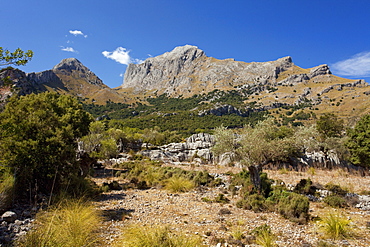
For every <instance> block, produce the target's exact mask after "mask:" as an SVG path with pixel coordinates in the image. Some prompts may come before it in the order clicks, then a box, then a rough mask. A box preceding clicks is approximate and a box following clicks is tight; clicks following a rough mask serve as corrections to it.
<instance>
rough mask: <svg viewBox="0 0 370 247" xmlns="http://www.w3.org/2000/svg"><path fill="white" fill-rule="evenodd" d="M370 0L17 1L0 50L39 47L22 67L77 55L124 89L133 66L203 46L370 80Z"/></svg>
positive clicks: (5, 12) (4, 20) (5, 7)
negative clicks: (129, 67)
mask: <svg viewBox="0 0 370 247" xmlns="http://www.w3.org/2000/svg"><path fill="white" fill-rule="evenodd" d="M369 13H370V1H368V0H356V1H350V0H346V1H344V0H324V1H323V0H320V1H316V0H307V1H297V0H258V1H256V0H229V1H226V0H212V1H211V0H197V1H195V0H187V1H178V0H156V1H149V0H104V1H103V0H100V1H98V0H85V1H83V0H73V1H72V0H64V1H60V0H58V1H54V0H47V1H45V0H34V1H30V0H12V1H3V2H2V4H1V8H0V20H1V22H0V23H1V35H0V46H2V47H3V48H6V49H9V50H15V49H16V48H18V47H20V48H21V49H23V50H28V49H31V50H33V51H34V54H35V55H34V58H33V60H32V61H31V62H30V63H29V64H27V65H26V66H21V67H20V69H22V70H24V71H26V72H39V71H43V70H48V69H51V68H52V67H53V66H54V65H56V64H57V63H59V62H60V60H62V59H63V58H68V57H75V58H77V59H79V60H80V61H81V62H82V63H83V64H84V65H86V66H87V67H88V68H90V69H91V70H92V71H93V72H94V73H95V74H97V75H98V76H99V77H100V78H101V79H102V80H103V82H104V83H105V84H107V85H108V86H110V87H117V86H119V85H121V84H122V80H123V77H122V75H123V74H124V72H125V69H126V67H127V64H128V63H129V62H133V63H139V62H140V61H143V60H145V59H146V58H148V57H150V56H157V55H160V54H163V53H164V52H167V51H170V50H172V49H173V48H175V47H176V46H181V45H185V44H190V45H196V46H198V47H199V48H200V49H202V50H203V51H205V53H206V54H207V55H208V56H211V57H215V58H218V59H225V58H235V59H236V60H237V61H245V62H252V61H255V62H263V61H271V60H276V59H278V58H280V57H284V56H291V57H292V58H293V62H294V63H295V64H296V65H298V66H300V67H303V68H310V67H314V66H317V65H320V64H329V66H330V67H331V70H332V72H333V73H334V74H336V75H339V76H343V77H346V78H359V79H361V78H364V79H366V81H368V82H369V81H370V41H369V40H370V16H369Z"/></svg>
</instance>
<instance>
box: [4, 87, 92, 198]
mask: <svg viewBox="0 0 370 247" xmlns="http://www.w3.org/2000/svg"><path fill="white" fill-rule="evenodd" d="M90 121H91V117H90V114H88V113H86V112H85V111H83V110H82V107H81V105H80V104H79V103H78V102H77V100H75V99H74V98H72V97H70V96H66V95H58V94H55V93H41V94H37V95H35V94H31V95H27V96H14V97H12V98H11V99H10V100H9V103H8V104H7V105H6V107H5V110H4V111H3V112H2V113H0V152H1V154H0V157H1V158H0V159H1V162H2V163H3V164H4V165H5V166H8V167H10V168H11V172H12V173H14V174H15V189H16V194H17V195H18V196H19V197H23V196H24V198H30V195H32V196H31V198H33V196H34V195H37V194H38V193H40V192H41V193H44V194H49V193H53V192H58V191H60V190H61V188H62V185H63V184H64V185H67V184H68V183H69V182H70V178H71V177H73V176H77V175H78V172H79V164H78V162H77V161H76V148H77V138H79V137H82V136H83V135H85V134H87V132H88V125H89V123H90ZM70 186H72V185H70Z"/></svg>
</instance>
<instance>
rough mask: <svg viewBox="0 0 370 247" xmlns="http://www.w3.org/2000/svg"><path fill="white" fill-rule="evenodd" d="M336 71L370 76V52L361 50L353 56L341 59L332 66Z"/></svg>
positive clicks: (351, 74)
mask: <svg viewBox="0 0 370 247" xmlns="http://www.w3.org/2000/svg"><path fill="white" fill-rule="evenodd" d="M330 67H331V69H332V70H333V72H334V73H336V74H339V75H343V76H353V77H358V76H361V77H369V76H370V52H361V53H358V54H356V55H354V56H353V57H351V58H349V59H346V60H343V61H339V62H336V63H334V64H333V65H331V66H330Z"/></svg>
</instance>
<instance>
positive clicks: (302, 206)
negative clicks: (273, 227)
mask: <svg viewBox="0 0 370 247" xmlns="http://www.w3.org/2000/svg"><path fill="white" fill-rule="evenodd" d="M309 207H310V203H309V201H308V198H307V197H306V196H304V195H300V194H296V193H288V194H287V196H284V197H281V198H280V199H279V201H278V205H277V211H278V212H279V214H281V215H282V216H283V217H285V218H287V219H289V220H291V221H295V222H298V223H306V222H307V220H308V217H309V214H308V210H309Z"/></svg>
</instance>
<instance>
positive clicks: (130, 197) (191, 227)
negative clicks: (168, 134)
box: [94, 164, 370, 246]
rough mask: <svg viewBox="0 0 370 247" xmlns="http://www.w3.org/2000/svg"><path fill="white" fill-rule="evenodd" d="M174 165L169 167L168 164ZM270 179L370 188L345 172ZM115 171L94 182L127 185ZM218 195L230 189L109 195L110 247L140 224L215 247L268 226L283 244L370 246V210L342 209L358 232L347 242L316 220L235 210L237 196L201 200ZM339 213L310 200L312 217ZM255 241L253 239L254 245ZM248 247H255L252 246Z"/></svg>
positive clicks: (104, 205)
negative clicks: (236, 235) (325, 231)
mask: <svg viewBox="0 0 370 247" xmlns="http://www.w3.org/2000/svg"><path fill="white" fill-rule="evenodd" d="M167 165H169V164H167ZM181 167H182V168H183V169H195V170H207V171H208V172H209V173H210V174H215V173H217V174H224V173H226V172H228V171H231V172H234V173H235V172H238V171H239V170H240V169H239V168H235V167H215V166H207V165H204V166H197V167H190V166H187V165H183V166H181ZM265 172H267V173H268V177H269V178H272V179H274V180H276V179H279V180H282V181H284V182H285V184H293V185H295V184H297V183H298V182H299V181H300V180H301V179H303V178H310V179H311V180H312V181H313V182H314V183H319V184H321V185H325V184H327V183H329V182H331V183H334V184H339V185H340V186H342V187H343V188H346V189H347V190H348V191H350V192H355V193H359V192H361V191H365V190H367V191H369V190H370V177H359V176H353V175H351V174H349V173H348V172H344V171H342V170H333V171H324V170H315V171H314V172H313V171H312V170H311V171H310V172H295V171H286V170H280V171H265ZM112 174H114V171H113V170H111V169H105V170H101V171H100V172H98V173H97V174H96V176H95V177H94V180H95V182H96V183H98V184H102V183H103V182H111V181H113V180H115V181H117V182H118V183H120V184H124V183H125V182H127V181H125V180H124V179H122V178H120V177H113V176H112ZM219 193H225V188H222V187H220V188H201V189H197V190H194V191H191V192H187V193H178V194H174V193H170V192H168V191H166V190H163V189H159V188H151V189H147V190H138V189H129V190H114V191H110V192H107V193H104V194H103V195H102V197H101V198H100V199H99V200H98V201H96V202H95V205H96V207H97V208H98V209H99V210H102V212H103V215H104V216H105V221H104V223H103V224H102V226H101V227H102V230H103V232H105V236H104V239H105V242H106V244H107V246H109V245H110V244H111V243H113V242H114V241H115V240H116V239H117V238H118V236H119V235H120V234H121V232H122V231H123V230H124V227H126V226H128V225H130V224H140V225H150V226H156V225H170V226H171V228H172V229H173V230H174V231H179V232H182V233H187V234H197V235H200V236H202V238H203V239H204V243H205V245H206V246H216V245H217V244H218V243H220V242H228V243H229V245H228V246H239V245H237V244H238V243H237V242H235V241H234V240H233V239H232V238H231V237H230V236H231V235H233V233H234V232H236V231H242V232H243V233H244V236H246V237H247V238H249V237H250V238H252V237H251V236H250V232H251V231H252V230H253V229H254V228H256V227H258V226H261V225H263V224H267V225H269V226H270V227H271V230H272V232H273V233H274V234H275V236H276V243H277V244H278V246H318V242H319V241H326V242H328V243H334V244H335V246H370V238H368V237H367V236H368V235H369V234H370V229H369V226H368V224H370V223H369V222H370V212H369V211H360V210H358V209H355V208H348V209H341V213H343V215H345V216H346V217H347V218H348V219H351V224H352V225H353V228H354V230H355V232H356V235H355V237H352V238H349V239H346V240H337V241H332V240H327V239H325V238H324V236H323V234H322V232H321V231H320V229H319V226H318V224H317V222H315V221H314V220H311V221H310V222H309V223H308V224H305V225H299V224H297V223H293V222H291V221H289V220H287V219H284V218H283V217H282V216H280V215H278V214H276V213H255V212H253V211H249V210H244V209H240V208H237V207H236V206H235V203H236V201H237V200H238V198H237V196H232V195H230V194H226V197H227V198H228V199H230V202H229V203H226V204H220V203H209V202H204V201H203V200H202V198H215V197H216V196H217V195H218V194H219ZM333 211H337V209H333V208H330V207H328V206H325V204H324V203H319V202H311V203H310V215H311V216H312V218H313V219H314V218H317V217H320V216H323V215H325V214H327V213H328V212H333ZM251 242H253V241H251ZM247 246H256V245H254V244H252V243H251V244H249V245H247Z"/></svg>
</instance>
